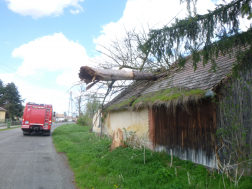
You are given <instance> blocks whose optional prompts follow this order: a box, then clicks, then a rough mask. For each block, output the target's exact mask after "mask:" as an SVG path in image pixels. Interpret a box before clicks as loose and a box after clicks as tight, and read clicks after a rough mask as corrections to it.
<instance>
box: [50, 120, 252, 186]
mask: <svg viewBox="0 0 252 189" xmlns="http://www.w3.org/2000/svg"><path fill="white" fill-rule="evenodd" d="M53 142H54V145H55V147H56V149H57V151H58V152H63V153H65V154H66V156H67V157H68V161H69V164H70V166H71V167H72V169H73V171H74V173H75V181H76V184H77V186H78V187H79V188H81V189H84V188H90V189H99V188H101V189H112V188H128V189H141V188H143V189H160V188H162V189H168V188H169V189H182V188H183V189H184V188H199V189H201V188H214V189H220V188H233V189H234V188H237V187H234V184H233V183H231V182H230V181H229V180H228V179H226V176H225V175H222V174H218V173H217V172H211V171H209V170H207V169H206V168H205V167H204V166H202V165H195V164H194V163H192V162H190V161H183V160H180V159H178V158H176V157H174V158H173V166H172V167H170V166H169V163H170V160H171V157H170V156H169V155H167V154H166V153H159V152H152V151H150V150H146V151H145V153H146V154H145V156H146V157H145V162H146V163H145V164H144V161H143V155H140V154H142V153H143V150H133V149H132V148H130V147H127V148H117V149H115V150H114V151H112V152H110V151H109V147H110V143H111V139H109V138H107V137H106V136H105V137H99V136H97V135H96V134H95V133H89V127H83V126H80V125H76V124H73V125H63V126H60V127H58V128H56V129H55V130H54V132H53ZM137 155H138V156H137ZM188 173H189V174H188ZM188 175H189V176H188ZM223 180H224V182H225V186H224V184H223ZM189 182H190V185H189ZM251 186H252V176H244V177H242V178H241V180H240V182H239V188H240V189H249V188H251Z"/></svg>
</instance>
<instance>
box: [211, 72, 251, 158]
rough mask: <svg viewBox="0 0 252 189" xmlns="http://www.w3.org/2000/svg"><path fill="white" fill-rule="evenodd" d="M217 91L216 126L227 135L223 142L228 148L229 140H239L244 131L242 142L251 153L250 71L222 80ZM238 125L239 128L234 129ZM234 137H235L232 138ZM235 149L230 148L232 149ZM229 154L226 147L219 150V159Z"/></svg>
mask: <svg viewBox="0 0 252 189" xmlns="http://www.w3.org/2000/svg"><path fill="white" fill-rule="evenodd" d="M216 93H217V102H218V103H217V108H216V113H217V114H216V115H217V117H216V118H217V121H216V122H217V128H218V129H220V128H223V129H224V132H225V131H228V135H227V136H225V137H223V142H224V143H225V144H226V145H228V146H229V147H230V148H231V146H230V142H231V141H232V140H233V141H234V140H237V139H236V137H237V138H238V141H239V143H240V142H241V140H240V138H241V132H242V133H246V136H245V140H244V141H243V142H244V143H246V144H248V145H249V148H248V150H250V152H249V151H248V152H249V154H251V153H252V150H251V148H252V129H251V127H252V72H247V73H246V74H241V77H240V78H239V79H235V78H229V79H226V80H225V81H223V82H222V83H221V84H220V85H219V86H218V87H217V89H216ZM234 126H239V127H240V129H239V130H234V129H233V127H234ZM234 137H235V139H234ZM234 150H235V149H232V151H234ZM224 154H226V155H228V154H229V150H228V149H227V148H222V150H221V151H220V153H219V155H220V159H221V160H223V159H224V158H225V155H224Z"/></svg>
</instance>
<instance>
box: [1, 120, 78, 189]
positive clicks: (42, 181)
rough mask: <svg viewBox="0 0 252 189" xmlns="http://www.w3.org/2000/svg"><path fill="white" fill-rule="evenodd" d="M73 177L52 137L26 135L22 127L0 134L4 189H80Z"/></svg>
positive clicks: (2, 186)
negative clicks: (77, 187) (77, 188)
mask: <svg viewBox="0 0 252 189" xmlns="http://www.w3.org/2000/svg"><path fill="white" fill-rule="evenodd" d="M63 124H65V123H63ZM60 125H62V123H58V124H55V123H54V124H53V127H52V130H53V129H55V128H56V127H58V126H60ZM73 175H74V173H73V172H72V171H71V169H70V167H69V165H68V162H67V158H66V157H65V155H64V154H58V153H57V152H56V150H55V148H54V146H53V143H52V136H43V135H39V134H32V135H30V136H23V133H22V130H21V128H17V129H10V130H6V131H0V189H76V186H75V183H74V176H73Z"/></svg>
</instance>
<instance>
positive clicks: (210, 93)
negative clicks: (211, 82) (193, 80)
mask: <svg viewBox="0 0 252 189" xmlns="http://www.w3.org/2000/svg"><path fill="white" fill-rule="evenodd" d="M213 96H214V92H213V91H212V90H211V89H209V90H208V91H207V92H206V93H205V97H213Z"/></svg>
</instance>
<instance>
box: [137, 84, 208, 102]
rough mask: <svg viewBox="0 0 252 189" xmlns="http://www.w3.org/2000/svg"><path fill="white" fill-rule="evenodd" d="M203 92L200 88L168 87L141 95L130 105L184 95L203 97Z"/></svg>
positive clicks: (179, 97) (165, 100) (177, 98)
mask: <svg viewBox="0 0 252 189" xmlns="http://www.w3.org/2000/svg"><path fill="white" fill-rule="evenodd" d="M205 93H206V91H205V90H200V89H195V90H194V89H192V90H185V89H182V88H170V89H165V90H160V91H157V92H153V93H149V94H146V95H143V96H141V97H139V98H138V99H136V100H135V101H134V102H133V104H132V105H133V106H134V105H136V104H137V103H139V102H141V103H143V104H145V103H155V102H157V101H158V102H160V101H163V102H168V101H172V100H179V99H180V100H182V99H183V98H185V97H187V98H189V97H191V98H194V97H199V98H203V97H204V94H205Z"/></svg>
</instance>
